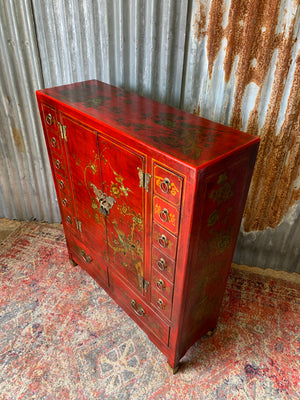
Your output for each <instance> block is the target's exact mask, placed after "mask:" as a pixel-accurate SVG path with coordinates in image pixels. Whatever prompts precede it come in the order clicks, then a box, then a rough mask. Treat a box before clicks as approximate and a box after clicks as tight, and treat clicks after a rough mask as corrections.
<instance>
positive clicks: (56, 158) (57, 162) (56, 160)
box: [52, 154, 67, 177]
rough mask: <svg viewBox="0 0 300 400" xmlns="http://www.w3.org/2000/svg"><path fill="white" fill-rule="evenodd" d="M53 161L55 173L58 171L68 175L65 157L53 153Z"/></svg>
mask: <svg viewBox="0 0 300 400" xmlns="http://www.w3.org/2000/svg"><path fill="white" fill-rule="evenodd" d="M52 162H53V168H54V171H55V173H58V174H60V175H62V176H64V177H66V176H67V171H66V166H65V162H64V159H63V158H62V157H61V155H59V154H52Z"/></svg>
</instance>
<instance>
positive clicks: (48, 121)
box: [46, 113, 53, 125]
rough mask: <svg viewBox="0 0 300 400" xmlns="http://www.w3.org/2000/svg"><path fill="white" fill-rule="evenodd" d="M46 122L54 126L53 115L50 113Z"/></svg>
mask: <svg viewBox="0 0 300 400" xmlns="http://www.w3.org/2000/svg"><path fill="white" fill-rule="evenodd" d="M46 122H47V124H48V125H52V124H53V117H52V115H51V114H50V113H49V114H47V116H46Z"/></svg>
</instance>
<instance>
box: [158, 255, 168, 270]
mask: <svg viewBox="0 0 300 400" xmlns="http://www.w3.org/2000/svg"><path fill="white" fill-rule="evenodd" d="M157 266H158V268H159V269H160V270H161V271H164V270H165V269H167V265H166V261H165V260H164V259H163V258H160V259H159V260H158V261H157Z"/></svg>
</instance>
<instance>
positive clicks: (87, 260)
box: [66, 232, 108, 287]
mask: <svg viewBox="0 0 300 400" xmlns="http://www.w3.org/2000/svg"><path fill="white" fill-rule="evenodd" d="M66 237H67V245H68V249H69V253H70V256H71V257H72V259H73V260H74V261H76V263H77V264H78V265H80V266H81V267H82V268H83V269H84V270H86V271H87V272H88V274H89V275H91V276H92V277H93V278H94V279H95V280H96V281H97V282H99V283H100V284H104V285H105V287H107V286H108V277H107V268H106V266H105V265H102V264H101V263H99V262H98V260H97V258H96V257H95V255H94V254H93V253H92V252H91V251H90V250H89V249H88V248H87V247H86V246H84V245H83V244H82V243H81V242H80V241H79V240H77V239H76V238H75V237H74V236H73V235H72V234H70V233H68V232H66Z"/></svg>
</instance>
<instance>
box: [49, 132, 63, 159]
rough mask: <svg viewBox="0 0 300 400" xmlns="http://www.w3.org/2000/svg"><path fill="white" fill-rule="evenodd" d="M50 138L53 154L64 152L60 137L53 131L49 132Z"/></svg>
mask: <svg viewBox="0 0 300 400" xmlns="http://www.w3.org/2000/svg"><path fill="white" fill-rule="evenodd" d="M48 140H49V144H50V149H51V152H52V154H53V156H54V154H55V153H58V154H62V147H61V142H60V139H59V137H57V136H56V135H54V134H53V133H52V132H50V133H49V132H48Z"/></svg>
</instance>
